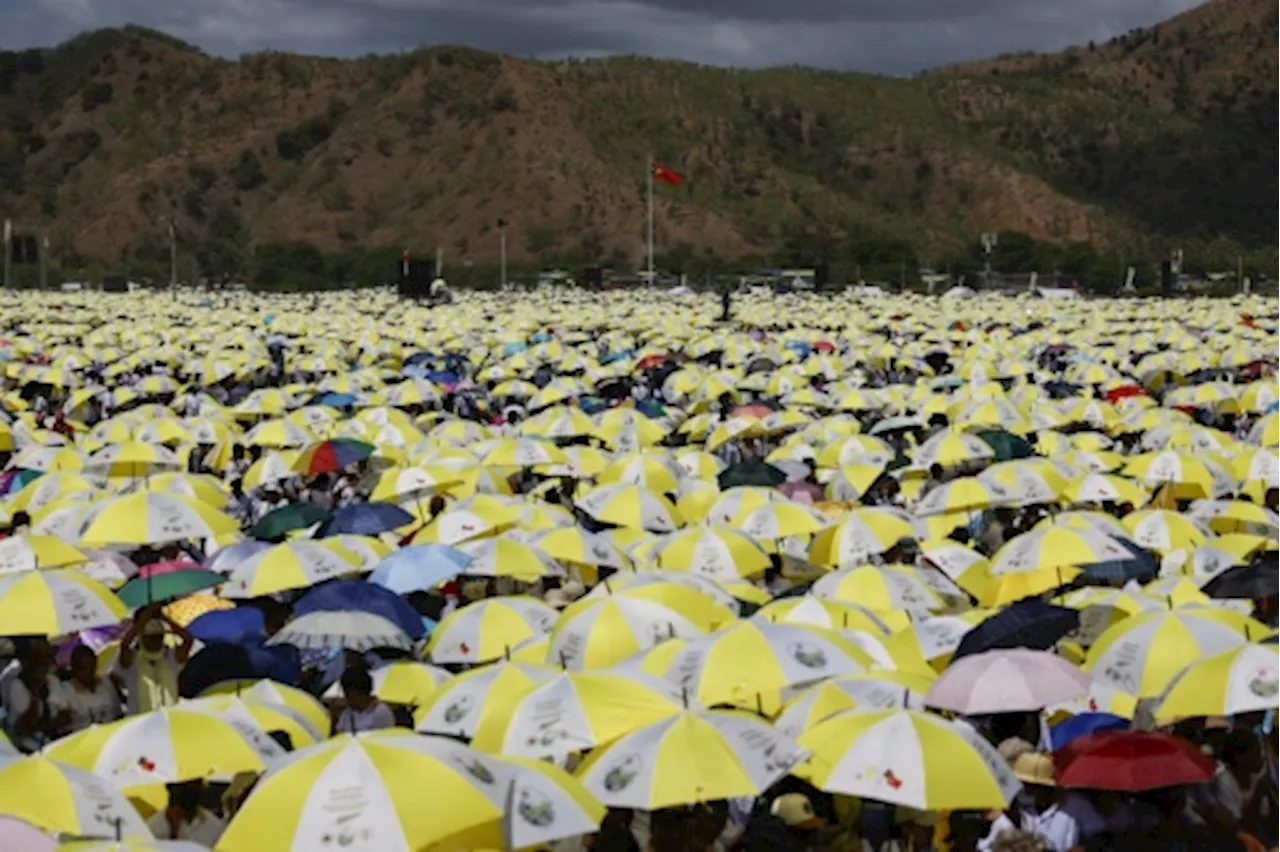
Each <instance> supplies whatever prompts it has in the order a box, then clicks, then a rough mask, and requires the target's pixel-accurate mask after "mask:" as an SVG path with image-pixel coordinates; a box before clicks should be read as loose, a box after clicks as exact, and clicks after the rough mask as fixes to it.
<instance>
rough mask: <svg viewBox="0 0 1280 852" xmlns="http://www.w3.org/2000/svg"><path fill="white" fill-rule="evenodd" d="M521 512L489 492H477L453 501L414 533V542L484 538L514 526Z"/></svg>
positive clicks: (439, 542)
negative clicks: (464, 498)
mask: <svg viewBox="0 0 1280 852" xmlns="http://www.w3.org/2000/svg"><path fill="white" fill-rule="evenodd" d="M519 520H520V512H519V511H518V510H517V509H516V508H514V507H513V506H511V505H509V504H507V503H504V502H503V501H502V500H500V499H498V498H497V497H495V496H493V495H490V494H477V495H475V496H474V497H468V498H467V499H466V500H462V501H460V502H457V503H454V504H452V505H450V506H449V507H448V508H446V509H445V510H444V511H443V512H441V513H440V514H439V515H436V517H435V518H434V519H433V520H432V521H431V523H429V524H427V525H426V526H425V527H423V528H422V529H421V530H419V531H418V532H417V533H415V534H414V536H413V543H414V544H428V543H431V542H435V543H437V544H449V545H455V544H459V543H461V542H464V541H470V540H472V539H477V538H484V537H485V536H488V535H491V534H493V533H496V532H497V531H499V530H502V529H505V528H507V527H510V526H512V525H513V524H515V523H516V522H518V521H519Z"/></svg>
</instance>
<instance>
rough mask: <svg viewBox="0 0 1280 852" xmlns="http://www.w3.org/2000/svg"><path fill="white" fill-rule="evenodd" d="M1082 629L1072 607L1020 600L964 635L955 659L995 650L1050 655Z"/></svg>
mask: <svg viewBox="0 0 1280 852" xmlns="http://www.w3.org/2000/svg"><path fill="white" fill-rule="evenodd" d="M1079 625H1080V613H1079V612H1077V611H1076V610H1074V609H1071V608H1070V607H1065V606H1055V605H1053V604H1047V603H1044V602H1043V601H1038V600H1021V601H1018V602H1017V603H1015V604H1012V605H1010V606H1008V607H1006V608H1004V609H1002V610H1001V611H1000V612H997V613H996V614H995V615H993V616H991V617H990V618H988V619H986V620H985V621H983V622H982V623H981V624H979V625H978V626H977V627H975V628H973V629H972V630H970V631H969V632H968V633H966V634H964V638H963V639H961V640H960V645H959V647H957V648H956V653H955V656H954V657H953V658H952V659H953V660H958V659H960V658H961V657H966V656H969V655H970V654H980V653H982V652H983V651H990V650H992V649H995V648H1032V649H1034V650H1037V651H1047V650H1048V649H1050V648H1052V647H1053V645H1054V643H1055V642H1057V641H1058V640H1059V639H1061V638H1062V637H1063V636H1066V635H1067V634H1068V633H1070V632H1071V631H1072V630H1074V629H1076V627H1078V626H1079Z"/></svg>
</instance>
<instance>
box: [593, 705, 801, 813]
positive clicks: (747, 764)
mask: <svg viewBox="0 0 1280 852" xmlns="http://www.w3.org/2000/svg"><path fill="white" fill-rule="evenodd" d="M807 756H808V752H806V751H805V750H804V749H802V748H800V747H799V746H798V745H796V744H795V743H794V742H793V741H792V740H791V739H790V738H789V737H788V736H786V735H785V734H783V733H781V732H780V731H777V730H775V729H774V728H772V727H770V726H769V725H768V724H766V723H765V722H763V721H762V720H761V719H760V718H759V717H757V716H752V715H751V714H748V713H742V712H737V711H733V712H726V711H719V710H718V711H711V712H706V711H694V710H686V711H684V712H683V713H680V714H679V715H676V716H671V717H669V718H666V719H661V720H659V721H657V722H653V723H651V724H649V725H645V726H644V727H642V728H638V729H636V730H633V731H631V732H630V733H628V734H624V735H623V736H622V737H620V738H619V739H617V740H615V741H614V742H612V743H610V744H609V745H607V746H605V747H604V748H602V749H599V750H598V751H596V752H594V753H593V754H592V755H591V756H590V757H589V758H588V759H587V761H586V763H584V764H583V765H582V767H581V768H580V769H579V770H578V772H577V776H578V778H579V779H580V780H581V781H582V783H583V786H585V787H586V788H587V790H588V791H589V792H590V793H592V794H593V795H594V796H595V797H596V798H597V799H599V800H600V801H601V802H603V803H604V804H606V805H608V806H609V807H615V808H638V809H640V810H646V811H648V810H658V809H660V808H669V807H676V806H679V805H689V804H696V803H700V802H709V801H718V800H721V799H729V798H735V797H746V798H753V797H755V796H758V795H760V794H761V793H763V792H764V790H765V789H767V788H768V787H769V786H771V785H772V784H773V783H774V782H776V781H778V780H779V779H780V778H782V777H783V776H784V775H786V774H787V772H788V771H789V770H790V769H791V768H792V767H793V766H795V765H796V764H798V763H799V762H800V761H802V760H803V759H804V758H805V757H807Z"/></svg>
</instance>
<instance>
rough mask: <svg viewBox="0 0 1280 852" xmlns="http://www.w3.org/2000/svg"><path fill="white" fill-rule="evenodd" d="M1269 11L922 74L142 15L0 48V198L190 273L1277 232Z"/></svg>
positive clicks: (1267, 239) (1214, 5) (94, 245)
mask: <svg viewBox="0 0 1280 852" xmlns="http://www.w3.org/2000/svg"><path fill="white" fill-rule="evenodd" d="M1275 51H1276V7H1275V5H1274V3H1272V2H1270V0H1213V2H1210V3H1208V4H1206V5H1205V6H1202V7H1200V8H1197V9H1195V10H1192V11H1191V12H1188V13H1187V14H1185V15H1182V16H1180V17H1178V18H1175V19H1173V20H1171V21H1168V22H1166V23H1165V24H1162V25H1160V26H1158V27H1155V28H1151V29H1147V30H1142V31H1135V32H1133V33H1130V34H1128V35H1126V36H1124V37H1122V38H1120V39H1117V40H1115V41H1112V42H1110V43H1108V44H1103V45H1090V46H1086V47H1079V48H1073V49H1071V50H1068V51H1066V52H1064V53H1060V54H1054V55H1028V56H1015V57H1004V58H1000V59H995V60H991V61H988V62H982V63H976V64H972V65H967V66H960V67H955V68H948V69H942V70H940V71H938V72H933V73H930V74H927V75H923V76H921V77H919V78H917V79H913V80H905V79H893V78H885V77H876V76H871V75H864V74H848V73H836V72H822V71H813V70H805V69H768V70H761V71H737V70H731V69H721V68H709V67H702V66H695V65H689V64H682V63H672V62H659V61H652V60H645V59H636V58H618V59H609V60H592V61H581V62H578V61H570V62H560V63H537V62H527V61H520V60H515V59H510V58H506V57H501V56H497V55H493V54H488V53H484V52H480V51H476V50H471V49H467V48H459V47H433V48H428V49H422V50H418V51H415V52H413V53H407V54H403V55H397V56H385V57H368V58H362V59H359V60H335V59H321V58H314V57H305V56H295V55H288V54H278V53H266V54H257V55H251V56H246V57H243V58H241V59H240V60H238V61H227V60H223V59H219V58H214V57H209V56H206V55H204V54H203V53H201V52H199V51H198V50H196V49H194V48H192V47H190V46H188V45H185V44H183V43H181V42H178V41H176V40H174V39H171V38H169V37H167V36H164V35H163V34H160V33H155V32H152V31H147V30H141V29H136V28H125V29H119V30H101V31H96V32H92V33H88V34H86V35H84V36H81V37H78V38H76V39H74V40H72V41H70V42H67V43H65V44H63V45H60V46H58V47H56V48H52V49H48V50H28V51H21V52H9V53H0V210H3V211H5V215H9V216H12V217H13V218H14V219H15V220H17V221H19V222H22V223H27V224H28V225H31V224H39V225H42V226H48V227H49V228H50V229H51V232H52V237H53V241H54V243H55V245H56V246H57V247H58V250H59V251H62V252H64V253H74V254H75V255H78V256H81V257H96V258H102V259H104V260H106V261H107V262H115V261H117V260H123V259H126V258H128V257H130V256H132V255H136V254H140V253H146V252H150V253H155V252H156V251H158V250H159V249H157V245H158V244H163V241H164V236H163V235H164V233H165V229H166V228H167V225H166V222H167V221H170V220H172V221H174V222H175V223H176V227H177V229H178V232H179V234H180V239H181V240H182V242H183V243H184V245H192V246H196V245H198V246H200V251H201V254H202V257H203V258H204V260H205V261H206V262H210V261H208V258H209V257H210V256H212V257H213V258H214V261H212V262H216V259H217V257H218V256H219V253H228V254H234V253H236V252H244V251H247V250H249V249H251V247H252V246H253V245H255V244H261V243H264V242H275V241H283V240H301V241H308V242H311V243H313V244H315V245H317V246H319V247H321V248H324V249H342V248H344V247H350V246H355V245H362V244H377V245H403V244H413V245H419V246H421V245H440V246H441V247H443V249H444V251H445V252H446V254H447V255H449V256H450V257H453V258H458V259H475V260H477V261H483V260H488V259H490V258H491V257H492V256H493V255H494V254H496V249H497V237H496V225H495V223H496V222H497V220H498V219H499V218H500V217H505V218H507V219H509V220H510V221H511V232H510V237H509V244H510V246H511V250H512V254H513V256H514V257H516V258H524V259H529V260H539V259H544V260H551V259H556V258H564V257H568V256H573V257H579V258H586V259H612V260H613V262H615V263H626V262H632V263H634V262H635V261H636V259H637V258H638V257H639V255H640V252H641V250H642V247H643V241H644V209H645V207H644V205H645V193H644V185H645V175H644V168H645V162H646V158H647V157H648V156H649V155H651V154H652V155H653V156H656V157H657V158H658V159H660V160H662V161H663V162H666V163H668V164H669V165H671V166H672V167H674V168H676V169H677V170H679V171H681V172H683V173H684V174H685V175H686V178H687V179H686V181H685V182H684V184H682V185H681V186H680V187H665V186H664V187H662V188H661V189H660V191H659V195H660V199H659V205H658V215H657V225H658V238H659V241H660V243H661V245H662V246H663V247H664V249H665V250H673V249H675V250H679V251H681V252H684V253H686V254H692V255H696V254H712V253H713V254H715V255H717V256H720V257H740V256H744V255H767V254H768V253H770V252H775V251H778V250H780V249H786V250H789V251H792V252H793V253H795V252H797V251H801V250H802V249H803V248H804V246H805V245H807V244H811V243H812V244H822V245H830V244H831V243H833V242H847V243H850V244H858V243H870V242H874V243H876V244H878V245H880V244H888V245H904V246H910V247H914V250H916V251H917V252H918V255H919V256H921V257H927V256H928V255H929V253H931V252H934V253H936V252H943V251H947V250H949V249H952V248H955V247H957V246H962V245H965V244H967V243H970V242H972V241H973V239H974V237H975V235H976V234H977V232H978V231H980V230H988V229H995V230H1015V231H1022V232H1025V233H1027V234H1029V235H1030V236H1032V237H1034V238H1036V239H1038V240H1045V241H1050V242H1056V243H1060V244H1068V243H1073V242H1081V241H1090V242H1093V243H1095V244H1098V245H1102V246H1106V245H1109V244H1110V245H1116V244H1127V245H1146V246H1151V245H1162V244H1164V242H1166V241H1169V240H1172V239H1182V238H1199V239H1204V240H1209V239H1219V238H1225V239H1229V240H1233V241H1235V242H1238V243H1240V244H1243V245H1250V246H1259V245H1269V244H1271V243H1273V242H1274V239H1275V237H1274V234H1275V233H1276V229H1277V214H1276V206H1275V198H1276V193H1277V189H1276V173H1277V158H1276V150H1277V149H1276V142H1275V140H1276V64H1275V60H1274V56H1275Z"/></svg>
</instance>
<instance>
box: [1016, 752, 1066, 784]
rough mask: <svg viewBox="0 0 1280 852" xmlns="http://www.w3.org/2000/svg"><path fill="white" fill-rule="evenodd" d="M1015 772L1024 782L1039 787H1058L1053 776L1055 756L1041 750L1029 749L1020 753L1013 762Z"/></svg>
mask: <svg viewBox="0 0 1280 852" xmlns="http://www.w3.org/2000/svg"><path fill="white" fill-rule="evenodd" d="M1013 774H1014V777H1016V778H1017V779H1018V780H1019V781H1021V782H1022V783H1023V784H1034V785H1036V786H1037V787H1056V786H1057V782H1056V781H1055V780H1054V778H1053V758H1052V757H1050V756H1049V755H1047V754H1043V753H1041V752H1036V751H1029V752H1027V753H1026V754H1020V755H1018V758H1017V760H1015V761H1014V762H1013Z"/></svg>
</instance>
